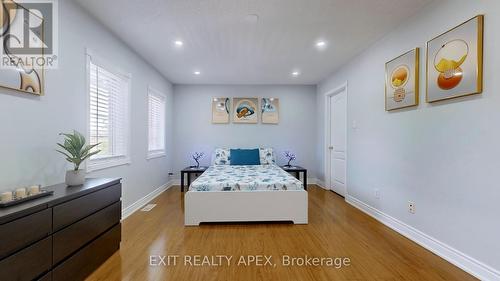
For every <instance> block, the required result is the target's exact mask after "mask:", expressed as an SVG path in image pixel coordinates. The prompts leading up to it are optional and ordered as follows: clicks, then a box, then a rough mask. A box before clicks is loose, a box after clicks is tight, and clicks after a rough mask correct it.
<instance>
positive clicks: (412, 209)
mask: <svg viewBox="0 0 500 281" xmlns="http://www.w3.org/2000/svg"><path fill="white" fill-rule="evenodd" d="M415 211H416V207H415V203H413V202H411V201H408V212H410V213H412V214H415Z"/></svg>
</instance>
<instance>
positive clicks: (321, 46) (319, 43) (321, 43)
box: [315, 40, 326, 50]
mask: <svg viewBox="0 0 500 281" xmlns="http://www.w3.org/2000/svg"><path fill="white" fill-rule="evenodd" d="M315 45H316V48H318V49H320V50H322V49H324V48H326V41H324V40H319V41H317V42H316V44H315Z"/></svg>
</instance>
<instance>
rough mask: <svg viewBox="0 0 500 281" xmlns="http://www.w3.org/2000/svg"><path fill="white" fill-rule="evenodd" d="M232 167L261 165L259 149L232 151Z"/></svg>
mask: <svg viewBox="0 0 500 281" xmlns="http://www.w3.org/2000/svg"><path fill="white" fill-rule="evenodd" d="M229 155H230V157H231V165H260V154H259V149H258V148H256V149H231V151H230V153H229Z"/></svg>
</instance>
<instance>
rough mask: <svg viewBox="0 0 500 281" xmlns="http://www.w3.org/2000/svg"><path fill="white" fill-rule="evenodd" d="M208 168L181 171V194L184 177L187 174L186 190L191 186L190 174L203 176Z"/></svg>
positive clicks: (190, 168) (201, 167)
mask: <svg viewBox="0 0 500 281" xmlns="http://www.w3.org/2000/svg"><path fill="white" fill-rule="evenodd" d="M207 169H208V167H203V166H200V167H186V168H184V169H182V170H181V192H184V175H186V174H187V188H188V189H189V186H190V185H191V174H203V172H205V171H206V170H207Z"/></svg>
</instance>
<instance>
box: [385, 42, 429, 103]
mask: <svg viewBox="0 0 500 281" xmlns="http://www.w3.org/2000/svg"><path fill="white" fill-rule="evenodd" d="M419 57H420V51H419V49H418V48H416V49H413V50H411V51H408V52H406V53H404V54H402V55H401V56H399V57H397V58H395V59H393V60H391V61H389V62H387V63H386V64H385V77H386V79H385V110H387V111H391V110H396V109H401V108H406V107H410V106H417V105H418V96H419V91H418V85H419V84H418V83H419V75H418V74H419Z"/></svg>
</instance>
